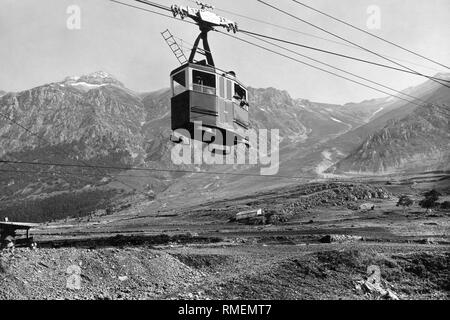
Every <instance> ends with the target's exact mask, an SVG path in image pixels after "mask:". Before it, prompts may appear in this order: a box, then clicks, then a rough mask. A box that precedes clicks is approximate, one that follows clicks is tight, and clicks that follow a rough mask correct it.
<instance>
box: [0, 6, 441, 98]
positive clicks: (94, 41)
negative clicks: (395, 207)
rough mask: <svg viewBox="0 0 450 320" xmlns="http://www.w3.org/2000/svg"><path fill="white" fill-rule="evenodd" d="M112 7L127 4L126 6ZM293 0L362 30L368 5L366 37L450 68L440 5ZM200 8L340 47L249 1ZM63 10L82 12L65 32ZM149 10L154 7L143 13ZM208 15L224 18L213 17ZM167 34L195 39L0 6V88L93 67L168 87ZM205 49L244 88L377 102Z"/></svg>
mask: <svg viewBox="0 0 450 320" xmlns="http://www.w3.org/2000/svg"><path fill="white" fill-rule="evenodd" d="M119 1H123V2H126V3H134V1H132V0H119ZM155 1H156V2H159V3H163V4H166V5H171V4H183V5H187V4H189V5H195V4H193V3H192V2H189V1H187V0H173V1H163V0H155ZM302 1H304V2H305V3H308V4H311V5H312V6H314V7H316V8H318V9H321V10H323V11H325V12H327V13H330V14H332V15H334V16H336V17H339V18H341V19H344V20H346V21H348V22H351V23H353V24H355V25H356V26H358V27H360V28H363V29H365V30H368V28H367V20H368V19H369V14H368V13H367V9H368V7H369V6H371V5H376V6H378V7H379V8H380V12H381V20H380V21H381V25H380V27H381V28H380V29H371V30H368V31H371V32H373V33H375V34H377V35H379V36H381V37H384V38H387V39H389V40H391V41H393V42H396V43H398V44H401V45H403V46H405V47H407V48H409V49H411V50H413V51H417V52H419V53H421V54H422V55H425V56H427V57H429V58H432V59H435V60H437V61H440V62H443V63H444V64H447V65H449V64H450V41H449V39H450V28H449V21H450V1H449V0H339V1H336V0H314V1H312V0H302ZM267 2H270V3H272V4H275V5H277V6H279V7H281V8H283V9H284V10H287V11H289V12H291V13H292V14H295V15H297V16H299V17H301V18H303V19H306V20H309V21H311V22H313V23H315V24H317V25H319V26H321V27H324V28H326V29H329V30H332V31H333V32H335V33H337V34H339V35H342V36H344V37H346V38H348V39H351V40H352V41H353V42H356V43H358V44H361V45H364V46H366V47H368V48H370V49H371V50H374V51H377V52H379V53H381V54H385V55H388V56H390V57H395V58H398V59H401V60H404V61H408V62H403V61H402V62H401V63H403V64H407V65H408V66H410V67H412V68H413V69H416V70H417V71H419V72H422V73H426V74H430V75H432V74H436V73H437V72H439V71H443V72H445V71H447V72H448V71H450V70H448V69H447V70H445V69H444V68H443V67H439V66H437V65H434V64H433V63H431V62H429V61H426V60H423V59H420V58H418V57H416V56H414V55H411V54H408V53H405V52H403V51H401V50H399V49H396V48H395V47H392V46H389V45H387V44H384V43H382V42H380V41H378V40H376V39H373V38H371V37H369V36H367V35H364V34H363V33H361V32H358V31H355V30H352V29H350V28H348V27H346V26H344V25H341V24H339V23H336V22H333V21H332V20H330V19H328V18H326V17H324V16H321V15H319V14H317V13H314V12H312V11H310V10H308V9H306V8H303V7H301V6H298V5H296V4H295V3H293V2H292V1H290V0H277V1H274V0H267ZM208 3H210V4H212V5H214V6H216V7H217V8H218V9H226V10H229V11H233V12H239V13H240V14H241V15H245V16H251V17H253V18H255V19H262V20H265V21H268V22H271V23H274V24H277V25H282V26H285V27H288V28H293V29H295V30H298V31H300V32H303V33H308V34H312V35H315V36H319V37H323V38H326V39H329V40H333V41H340V40H337V39H334V38H332V37H331V36H330V35H327V34H325V33H322V32H320V31H319V30H315V29H313V28H312V27H310V26H307V25H305V24H303V23H301V22H300V21H297V20H294V19H292V18H290V17H287V16H284V15H282V14H281V13H277V12H276V11H274V10H273V9H270V8H268V7H265V6H264V5H263V4H261V3H259V2H257V1H256V0H245V1H243V0H209V2H208ZM70 5H78V6H79V8H80V9H81V29H80V30H69V29H68V28H67V26H66V21H67V19H68V17H69V15H68V14H67V13H66V10H67V7H68V6H70ZM137 5H139V4H137ZM140 6H142V7H145V6H144V5H140ZM146 8H147V7H146ZM148 9H152V10H155V9H153V8H150V7H148ZM217 13H220V14H221V15H224V14H223V13H222V12H217ZM226 17H227V18H230V19H233V20H235V21H237V22H238V24H239V26H240V27H241V28H243V29H246V30H252V31H255V32H260V33H264V34H267V35H272V36H276V37H281V38H284V39H288V40H291V41H296V42H301V43H303V44H306V45H310V46H317V47H320V48H324V49H326V50H332V51H337V52H340V53H344V54H349V55H353V56H357V57H360V58H364V59H371V60H374V61H378V62H382V63H388V62H385V61H383V60H380V59H379V58H377V57H375V56H372V55H371V54H369V53H367V52H364V51H361V50H359V49H355V48H349V47H348V46H345V45H342V44H336V43H334V42H331V41H325V40H322V39H317V38H314V37H312V36H309V35H305V34H299V33H295V32H290V31H286V30H282V29H278V28H275V27H272V26H268V25H264V24H261V23H257V22H253V21H249V20H247V19H244V18H241V17H237V16H233V15H230V14H227V15H226ZM167 28H168V29H169V30H170V31H171V32H172V33H173V34H174V35H175V36H178V37H180V38H183V39H184V40H185V41H187V42H190V43H192V42H193V41H194V39H195V37H196V36H197V33H198V30H197V29H196V28H195V27H194V26H192V25H188V24H186V23H183V22H178V21H175V20H173V19H168V18H164V17H160V16H157V15H154V14H151V13H148V12H144V11H140V10H137V9H133V8H129V7H125V6H121V5H118V4H115V3H112V2H110V1H109V0H39V1H37V0H20V1H17V0H0V62H1V64H0V66H1V68H0V90H5V91H19V90H24V89H28V88H31V87H34V86H38V85H41V84H44V83H49V82H55V81H60V80H62V79H63V78H65V77H66V76H69V75H80V74H86V73H90V72H93V71H97V70H103V71H106V72H109V73H111V74H113V75H114V76H115V77H116V78H118V79H119V80H120V81H122V82H123V83H124V84H125V85H126V86H127V87H129V88H130V89H133V90H136V91H153V90H158V89H161V88H163V87H167V86H168V85H169V79H168V77H169V73H170V71H171V70H172V69H174V68H175V67H177V65H178V62H177V60H176V59H175V57H174V56H173V55H172V53H171V51H170V50H169V48H168V47H167V45H166V44H165V42H164V41H163V39H162V37H161V34H160V32H162V31H164V30H165V29H167ZM238 35H239V34H238ZM239 36H242V37H245V36H244V35H239ZM252 41H253V40H252ZM210 44H211V49H212V51H213V53H214V57H215V62H216V65H217V66H218V67H220V68H222V69H227V70H234V71H236V73H237V75H238V77H239V78H240V79H241V80H242V81H243V82H244V83H246V84H247V85H249V86H252V87H275V88H278V89H284V90H287V91H288V92H289V93H290V94H291V95H292V96H293V97H295V98H306V99H310V100H313V101H319V102H330V103H345V102H350V101H361V100H364V99H368V98H373V97H379V96H382V95H383V94H381V93H379V92H376V91H372V90H370V89H366V88H364V87H360V86H358V85H356V84H353V83H351V82H348V81H346V80H344V79H340V78H336V77H334V76H331V75H329V74H326V73H323V72H321V71H318V70H314V69H311V68H310V67H307V66H304V65H301V64H299V63H296V62H293V61H290V60H287V59H284V58H282V57H279V56H276V55H274V54H272V53H269V52H265V51H263V50H261V49H259V48H255V47H252V46H250V45H247V44H244V43H241V42H239V41H237V40H235V39H232V38H229V37H226V36H223V35H220V34H211V36H210ZM293 49H294V50H297V51H299V52H301V53H303V54H307V55H310V56H312V57H314V58H316V59H320V60H323V61H325V62H327V63H330V64H333V65H335V66H338V67H340V68H342V69H346V70H348V71H352V72H354V73H357V74H359V75H362V76H366V77H368V78H370V79H371V80H374V81H378V82H382V83H383V84H386V85H388V86H392V87H394V88H396V89H399V90H400V89H404V88H406V87H409V86H412V85H416V84H419V83H421V82H423V81H424V79H423V78H421V77H417V76H413V75H407V74H403V73H400V72H395V71H389V70H384V69H380V68H377V67H373V66H368V65H365V64H361V63H358V62H354V61H346V60H344V59H341V58H338V57H332V56H328V55H325V54H319V53H317V52H313V51H309V50H306V49H300V48H293ZM297 58H299V57H297ZM299 59H301V60H305V59H303V58H299ZM409 62H411V63H409ZM417 64H418V65H417Z"/></svg>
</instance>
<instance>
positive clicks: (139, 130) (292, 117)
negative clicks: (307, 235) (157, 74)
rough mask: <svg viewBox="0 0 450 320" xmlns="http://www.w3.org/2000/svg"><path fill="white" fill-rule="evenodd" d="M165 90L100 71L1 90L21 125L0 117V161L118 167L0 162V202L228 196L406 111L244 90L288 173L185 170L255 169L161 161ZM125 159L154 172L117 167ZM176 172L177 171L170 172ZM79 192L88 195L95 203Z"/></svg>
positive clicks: (364, 163)
mask: <svg viewBox="0 0 450 320" xmlns="http://www.w3.org/2000/svg"><path fill="white" fill-rule="evenodd" d="M408 90H409V92H411V94H414V93H417V94H424V95H425V96H424V98H427V99H430V100H433V99H434V100H438V101H448V92H447V91H444V90H441V89H439V88H436V86H434V84H430V83H425V84H423V85H421V86H419V87H417V88H416V90H417V91H414V89H408ZM170 97H171V93H170V90H169V89H161V90H158V91H154V92H147V93H137V92H133V91H132V90H130V89H128V88H126V86H125V85H124V84H123V83H122V82H121V81H119V80H117V79H116V78H114V77H113V76H112V75H109V74H107V73H105V72H102V71H98V72H94V73H92V74H88V75H83V76H77V77H74V76H72V77H67V78H66V79H64V80H63V81H60V82H55V83H50V84H45V85H42V86H39V87H36V88H32V89H29V90H25V91H21V92H17V93H7V94H5V95H3V96H2V97H0V112H2V113H3V114H5V115H8V116H9V117H10V119H11V120H13V121H14V122H17V123H19V124H20V125H21V126H23V127H24V128H27V129H29V132H26V131H24V130H23V128H21V127H19V126H17V125H14V124H12V123H10V122H8V121H6V119H4V118H0V126H1V129H0V137H1V139H0V156H1V157H2V159H8V160H18V161H28V162H36V161H39V162H49V163H52V162H57V163H65V164H70V165H73V164H75V165H78V164H83V165H102V166H105V165H106V166H120V167H123V168H124V170H112V169H93V168H89V167H87V168H76V167H68V168H59V167H53V166H45V167H37V166H35V165H17V164H14V165H12V164H8V165H6V164H1V165H0V168H1V172H0V178H1V179H0V201H2V203H3V205H4V206H5V207H6V208H8V207H10V206H14V205H15V204H16V203H17V202H19V203H25V202H23V201H24V200H26V201H31V202H27V203H28V205H29V206H30V207H32V206H35V205H36V202H35V201H41V200H39V199H43V200H45V201H47V202H48V199H59V198H64V197H66V195H65V194H66V193H70V194H72V195H73V201H72V203H73V205H74V206H76V205H77V203H78V202H81V203H83V199H88V198H89V199H90V200H89V201H86V202H87V205H86V206H83V205H81V206H80V209H79V211H80V214H81V215H82V214H84V212H86V210H92V208H97V207H101V208H104V207H105V206H107V204H108V199H117V198H123V197H124V196H128V195H131V194H135V193H136V192H137V194H140V195H144V194H145V195H148V198H149V199H150V200H155V201H157V202H158V203H159V204H160V205H166V204H167V203H168V202H176V201H178V200H175V199H174V198H176V195H182V197H179V201H180V202H182V201H183V198H184V197H191V198H193V199H197V200H198V201H200V202H201V201H205V200H208V199H214V198H215V197H217V195H218V194H220V195H222V196H235V195H238V194H241V192H242V190H246V191H247V192H252V191H258V190H265V189H270V188H273V187H276V186H283V185H286V184H289V183H292V182H293V181H295V180H296V181H300V180H308V179H314V178H316V177H318V175H320V174H322V173H323V172H325V171H326V170H327V169H328V168H330V167H332V166H333V165H334V164H335V163H336V162H338V161H340V160H342V159H344V158H346V157H347V156H349V155H351V154H353V152H354V150H355V149H356V148H358V147H359V146H360V145H361V144H362V143H363V142H364V140H365V139H367V138H368V137H369V136H371V135H375V134H376V133H377V132H378V131H379V130H381V129H382V128H384V127H385V126H386V124H387V123H389V121H396V120H401V119H402V118H404V117H405V116H407V115H408V114H410V113H411V112H413V111H414V109H415V106H413V105H411V104H407V103H403V102H402V101H399V100H396V99H393V98H379V99H373V100H368V101H363V102H361V103H349V104H346V105H343V106H341V105H330V104H323V103H319V102H312V101H308V100H304V99H293V98H292V97H291V96H290V95H289V93H287V92H286V91H281V90H277V89H275V88H264V89H263V88H259V89H257V88H249V99H250V119H251V124H252V127H253V128H255V129H278V130H279V132H280V136H281V144H280V156H279V159H280V164H279V173H278V174H279V175H281V176H286V177H297V179H286V178H283V177H280V178H279V177H270V178H267V177H258V176H251V177H247V176H235V175H234V176H228V175H218V174H198V173H197V174H194V173H189V171H199V170H202V171H214V172H225V173H241V174H247V173H250V174H253V175H254V174H256V175H257V174H259V167H258V166H250V165H223V166H208V165H201V166H195V165H183V166H176V165H174V164H173V163H172V161H171V159H170V150H171V147H172V146H173V144H172V143H171V142H170V141H169V137H170ZM30 132H32V133H33V134H31V133H30ZM430 133H431V131H427V132H426V134H430ZM389 137H391V136H389ZM403 148H407V147H406V146H404V147H403ZM352 159H353V158H352ZM371 161H374V158H370V159H369V158H364V159H362V158H361V159H360V158H354V162H355V163H354V164H353V165H354V166H355V168H357V169H356V171H361V169H364V168H365V167H367V168H370V170H378V169H377V168H378V167H377V164H373V163H371ZM395 161H400V160H395ZM353 165H352V166H353ZM131 166H137V167H140V168H150V169H157V170H156V171H155V170H152V171H148V172H142V171H137V170H126V168H129V167H131ZM342 166H343V167H342V168H347V167H346V166H347V165H344V164H342ZM358 168H359V169H358ZM160 169H162V170H163V171H158V170H160ZM180 169H181V170H183V171H184V172H172V171H171V170H180ZM17 170H19V171H21V172H20V173H18V172H17ZM167 170H169V171H167ZM335 171H336V172H337V171H340V169H339V170H337V169H336V170H335ZM351 171H354V170H353V167H352V170H351ZM219 191H220V192H219ZM86 194H95V197H94V198H98V202H96V201H93V199H92V197H86ZM68 202H71V201H68ZM51 203H56V201H51ZM55 210H56V209H55ZM74 210H75V209H73V208H69V209H68V211H74ZM77 210H78V209H77Z"/></svg>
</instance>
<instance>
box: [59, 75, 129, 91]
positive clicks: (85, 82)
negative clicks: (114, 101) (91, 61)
mask: <svg viewBox="0 0 450 320" xmlns="http://www.w3.org/2000/svg"><path fill="white" fill-rule="evenodd" d="M62 83H63V85H72V86H76V87H82V88H86V89H88V88H95V87H100V86H106V85H114V86H118V87H121V88H124V87H125V86H124V85H123V83H122V82H120V81H119V80H117V79H116V78H115V77H114V76H113V75H111V74H109V73H107V72H104V71H96V72H93V73H90V74H87V75H82V76H71V77H67V78H65V79H64V81H63V82H62Z"/></svg>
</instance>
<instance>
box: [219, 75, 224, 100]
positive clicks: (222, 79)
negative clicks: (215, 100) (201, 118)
mask: <svg viewBox="0 0 450 320" xmlns="http://www.w3.org/2000/svg"><path fill="white" fill-rule="evenodd" d="M219 96H220V97H221V98H225V79H224V78H223V77H220V78H219Z"/></svg>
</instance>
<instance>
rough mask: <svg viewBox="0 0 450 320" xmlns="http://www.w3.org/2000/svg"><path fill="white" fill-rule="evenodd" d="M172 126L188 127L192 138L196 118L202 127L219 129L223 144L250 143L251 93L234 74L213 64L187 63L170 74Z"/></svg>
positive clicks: (175, 128) (178, 127) (186, 128)
mask: <svg viewBox="0 0 450 320" xmlns="http://www.w3.org/2000/svg"><path fill="white" fill-rule="evenodd" d="M170 77H171V88H172V100H171V109H172V110H171V113H172V130H173V131H175V130H177V129H185V130H187V131H188V132H189V134H190V135H191V137H192V138H193V137H194V136H193V131H194V126H196V122H201V124H202V127H203V130H202V131H205V129H206V130H207V128H212V129H218V130H220V131H221V132H222V135H223V138H224V140H225V139H226V142H225V141H223V144H224V145H225V144H226V145H233V144H235V143H236V142H244V143H247V139H246V136H247V130H248V128H249V117H248V103H247V100H248V93H247V89H246V88H245V87H244V85H242V83H240V82H239V81H238V80H237V79H236V77H235V76H234V74H232V73H224V72H221V71H219V70H217V69H216V68H215V67H213V66H209V65H205V64H199V63H186V64H185V65H183V66H181V67H179V68H177V69H175V70H174V71H172V72H171V74H170Z"/></svg>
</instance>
